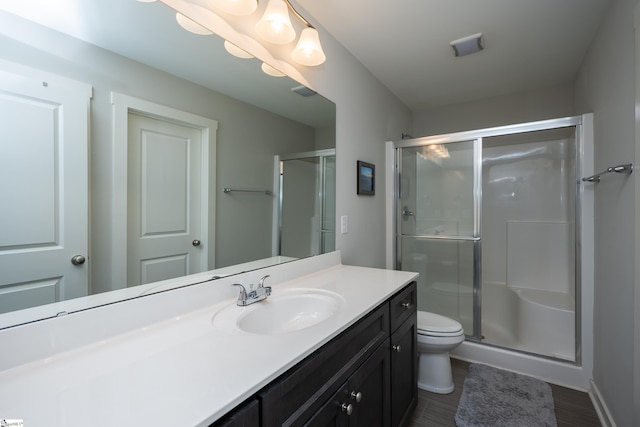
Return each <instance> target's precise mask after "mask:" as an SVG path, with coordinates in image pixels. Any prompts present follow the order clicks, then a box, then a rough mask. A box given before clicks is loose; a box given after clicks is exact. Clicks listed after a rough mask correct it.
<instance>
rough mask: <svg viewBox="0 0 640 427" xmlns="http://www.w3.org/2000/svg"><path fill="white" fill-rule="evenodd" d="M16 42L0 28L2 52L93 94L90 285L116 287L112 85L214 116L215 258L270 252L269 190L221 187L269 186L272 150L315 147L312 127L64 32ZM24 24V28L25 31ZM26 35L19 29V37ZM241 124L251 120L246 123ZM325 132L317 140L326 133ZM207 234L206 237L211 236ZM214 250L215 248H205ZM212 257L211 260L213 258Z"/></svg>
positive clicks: (34, 31) (225, 260) (35, 33)
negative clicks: (260, 193)
mask: <svg viewBox="0 0 640 427" xmlns="http://www.w3.org/2000/svg"><path fill="white" fill-rule="evenodd" d="M20 28H21V30H22V33H21V34H20V37H21V38H28V39H29V40H28V41H25V43H21V42H17V41H16V40H14V39H12V38H9V37H7V36H0V52H1V54H0V57H1V58H2V59H5V60H9V61H12V62H17V63H21V64H24V65H27V66H30V67H34V68H38V69H42V70H47V71H49V72H52V73H54V74H58V75H62V76H65V77H69V78H72V79H76V80H80V81H83V82H86V83H88V84H90V85H92V86H93V99H92V100H91V119H90V120H91V136H90V137H91V141H90V144H91V148H90V151H91V158H90V174H91V177H90V180H91V184H90V200H91V206H90V211H91V217H90V224H91V226H90V227H91V238H90V246H91V251H90V257H91V260H92V262H91V288H92V291H93V292H102V291H108V290H112V289H118V288H120V287H122V286H124V284H123V283H113V281H112V279H111V277H112V276H111V269H110V267H111V251H112V247H111V246H112V241H111V236H112V230H111V207H110V206H111V193H112V187H111V185H112V178H113V176H112V175H113V159H112V145H113V141H112V127H113V124H112V106H111V92H112V91H116V92H120V93H123V94H126V95H130V96H134V97H138V98H142V99H145V100H148V101H152V102H155V103H158V104H162V105H167V106H170V107H173V108H176V109H179V110H183V111H188V112H190V113H194V114H198V115H201V116H204V117H209V118H212V119H215V120H217V121H218V132H217V153H216V152H212V153H211V162H212V163H215V165H216V186H215V187H211V188H210V192H211V194H210V196H215V197H216V199H217V203H216V216H215V223H213V222H211V223H210V224H209V229H210V231H211V232H213V231H215V232H216V236H215V240H216V245H215V260H214V259H213V256H211V257H210V264H211V265H210V266H211V267H212V268H213V267H214V266H215V267H222V266H227V265H230V264H237V263H240V262H244V261H249V260H255V259H259V258H265V257H269V256H271V249H272V246H271V237H272V234H271V228H272V216H271V214H272V202H273V200H272V198H271V197H268V196H256V195H251V196H242V195H238V193H236V194H234V195H228V194H223V192H222V189H223V187H240V188H242V187H245V188H247V187H248V188H256V187H257V188H263V187H264V188H270V187H271V183H272V182H273V173H274V166H273V156H274V155H275V154H287V153H291V152H301V151H310V150H314V149H315V138H316V130H315V129H313V128H310V127H309V126H306V125H302V124H300V123H297V122H294V121H291V120H288V119H285V118H283V117H281V116H277V115H275V114H272V113H270V112H268V111H265V110H262V109H259V108H256V107H253V106H251V105H249V104H246V103H243V102H240V101H237V100H235V99H232V98H229V97H227V96H225V95H222V94H220V93H217V92H214V91H211V90H208V89H205V88H203V87H201V86H198V85H195V84H193V83H190V82H187V81H185V80H182V79H179V78H177V77H175V76H172V75H170V74H167V73H164V72H160V71H157V70H155V69H152V68H149V67H147V66H145V65H142V64H141V63H138V62H135V61H131V60H128V59H126V58H124V57H121V56H118V55H114V54H112V53H110V52H108V51H106V50H103V49H99V48H95V47H93V46H91V45H89V44H86V43H83V42H80V41H78V40H75V39H73V38H70V37H67V36H64V35H62V34H59V33H56V32H53V31H49V30H45V29H42V28H41V27H38V26H34V25H30V26H28V25H26V24H24V23H23V24H21V27H20ZM27 29H29V30H30V31H27ZM23 36H24V37H23ZM247 124H250V126H248V125H247ZM327 135H329V134H328V133H327V132H324V136H323V145H330V142H327V141H328V140H329V139H330V137H329V136H327ZM212 237H213V236H210V238H209V239H208V240H209V241H210V240H211V238H212ZM210 253H211V254H212V255H213V252H210ZM214 261H215V265H214Z"/></svg>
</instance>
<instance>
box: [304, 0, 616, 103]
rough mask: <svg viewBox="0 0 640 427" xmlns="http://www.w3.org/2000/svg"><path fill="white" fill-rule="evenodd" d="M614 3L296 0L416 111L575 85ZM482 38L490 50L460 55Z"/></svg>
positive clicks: (570, 0)
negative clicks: (458, 50)
mask: <svg viewBox="0 0 640 427" xmlns="http://www.w3.org/2000/svg"><path fill="white" fill-rule="evenodd" d="M612 2H613V0H393V1H381V0H294V4H299V5H301V6H302V8H304V9H305V10H306V11H307V12H308V13H309V14H310V15H311V16H313V19H311V21H312V23H314V24H319V25H320V26H322V27H324V28H325V29H326V30H327V31H329V33H331V34H332V35H333V36H334V37H335V38H336V39H337V40H338V41H339V42H340V43H341V44H342V45H343V46H344V47H345V48H346V49H347V50H349V51H350V52H351V53H352V54H353V55H354V56H355V57H356V58H357V59H358V60H359V61H360V62H361V63H362V64H364V66H365V67H366V68H368V69H369V70H370V71H371V72H372V73H373V74H374V75H375V76H376V77H377V78H378V79H379V80H380V81H381V82H382V83H383V84H384V85H386V86H387V87H388V88H389V89H390V90H391V91H392V92H393V93H395V94H396V96H398V97H399V98H400V99H401V100H402V101H403V102H404V103H405V104H406V105H407V106H408V107H409V108H410V109H411V110H412V111H420V110H423V109H426V108H430V107H434V106H439V105H446V104H453V103H459V102H466V101H471V100H476V99H483V98H488V97H492V96H498V95H504V94H509V93H517V92H521V91H525V90H530V89H537V88H543V87H550V86H554V85H558V84H564V83H567V82H571V81H573V79H574V77H575V75H576V72H577V71H578V69H579V67H580V65H581V62H582V59H583V57H584V55H585V53H586V51H587V48H588V47H589V45H590V44H591V41H592V40H593V38H594V36H595V34H596V32H597V30H598V27H599V25H600V22H601V21H602V18H603V17H604V15H605V13H606V11H607V10H608V8H609V7H610V5H611V3H612ZM475 33H483V34H484V40H485V50H483V51H481V52H479V53H477V54H473V55H469V56H464V57H459V58H456V57H454V55H453V50H452V48H451V46H450V45H449V42H450V41H453V40H456V39H459V38H462V37H465V36H469V35H472V34H475ZM328 60H331V58H329V59H328Z"/></svg>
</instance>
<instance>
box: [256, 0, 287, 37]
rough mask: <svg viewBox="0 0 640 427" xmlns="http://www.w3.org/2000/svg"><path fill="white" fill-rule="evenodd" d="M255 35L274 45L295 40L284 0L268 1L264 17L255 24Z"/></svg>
mask: <svg viewBox="0 0 640 427" xmlns="http://www.w3.org/2000/svg"><path fill="white" fill-rule="evenodd" d="M256 33H258V35H259V36H260V37H262V38H263V39H265V40H266V41H268V42H271V43H274V44H287V43H290V42H292V41H293V39H295V38H296V32H295V30H294V29H293V26H292V25H291V18H290V17H289V10H288V8H287V4H286V3H285V2H284V0H269V3H267V7H266V8H265V11H264V15H262V18H260V20H259V21H258V22H257V23H256Z"/></svg>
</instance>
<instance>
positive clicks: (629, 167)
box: [582, 163, 633, 182]
mask: <svg viewBox="0 0 640 427" xmlns="http://www.w3.org/2000/svg"><path fill="white" fill-rule="evenodd" d="M611 172H616V173H626V174H627V175H630V174H631V172H633V163H629V164H626V165H618V166H609V167H608V168H607V170H605V171H602V172H600V173H598V174H595V175H591V176H588V177H586V178H582V180H583V181H587V182H600V176H602V175H604V174H606V173H611Z"/></svg>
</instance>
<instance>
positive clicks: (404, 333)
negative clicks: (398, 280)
mask: <svg viewBox="0 0 640 427" xmlns="http://www.w3.org/2000/svg"><path fill="white" fill-rule="evenodd" d="M417 332H418V331H417V324H416V316H415V312H414V316H413V317H410V318H409V319H407V320H406V321H405V322H404V323H403V324H402V325H401V326H400V327H399V328H398V329H397V330H396V331H395V332H394V333H393V334H391V425H392V426H394V427H395V426H406V425H409V420H410V419H411V414H412V413H413V411H414V409H415V408H416V405H417V403H418V384H417V378H418V358H417V347H416V345H417V335H416V334H417Z"/></svg>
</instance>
